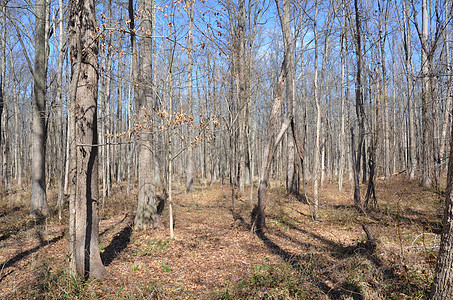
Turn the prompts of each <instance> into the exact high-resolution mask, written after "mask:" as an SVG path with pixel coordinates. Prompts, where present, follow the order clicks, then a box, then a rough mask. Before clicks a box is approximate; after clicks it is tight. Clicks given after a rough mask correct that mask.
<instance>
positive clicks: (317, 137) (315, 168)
mask: <svg viewBox="0 0 453 300" xmlns="http://www.w3.org/2000/svg"><path fill="white" fill-rule="evenodd" d="M317 18H318V1H316V8H315V18H314V24H313V28H314V32H313V34H314V39H315V57H314V61H315V66H314V68H315V76H314V82H313V85H314V94H315V95H314V96H315V106H316V135H315V150H314V158H313V175H314V178H313V181H314V182H313V202H314V212H313V218H315V219H316V218H317V217H318V206H319V199H318V189H319V172H320V168H321V166H320V143H321V105H320V103H319V93H318V92H319V91H318V30H317V23H316V22H317Z"/></svg>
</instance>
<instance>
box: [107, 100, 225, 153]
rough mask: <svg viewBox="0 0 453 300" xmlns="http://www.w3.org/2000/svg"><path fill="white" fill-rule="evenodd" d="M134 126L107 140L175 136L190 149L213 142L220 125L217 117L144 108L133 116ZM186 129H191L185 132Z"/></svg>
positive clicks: (112, 135) (182, 111) (109, 135)
mask: <svg viewBox="0 0 453 300" xmlns="http://www.w3.org/2000/svg"><path fill="white" fill-rule="evenodd" d="M133 118H134V119H133V125H132V127H131V128H129V129H127V130H126V131H123V132H119V133H116V134H106V135H105V137H106V138H107V139H119V140H124V139H126V138H127V139H129V140H131V139H132V137H133V136H137V137H140V135H143V134H165V133H167V134H174V135H176V136H177V137H178V138H179V139H180V140H181V141H182V142H184V143H187V144H189V145H190V147H195V146H197V144H198V143H200V142H203V141H207V142H209V141H211V140H213V139H214V138H215V135H214V130H213V129H214V128H216V127H218V126H219V125H220V122H219V120H218V119H217V118H216V116H215V115H210V116H200V117H197V118H195V117H194V116H192V115H189V114H187V113H185V112H184V110H183V109H180V110H179V111H175V112H172V111H167V110H165V109H157V108H155V107H154V108H152V110H149V109H147V108H146V107H142V108H141V111H140V112H139V113H135V114H133ZM184 128H187V129H190V130H187V131H186V132H190V134H189V133H182V132H185V131H184V130H182V129H184Z"/></svg>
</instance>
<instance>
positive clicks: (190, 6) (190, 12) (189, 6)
mask: <svg viewBox="0 0 453 300" xmlns="http://www.w3.org/2000/svg"><path fill="white" fill-rule="evenodd" d="M185 10H186V12H187V16H188V18H189V32H188V39H187V102H188V104H189V107H190V108H189V114H192V112H193V97H192V86H193V81H192V72H193V17H194V12H195V0H186V6H185ZM188 130H189V131H190V127H189V129H188ZM193 160H194V157H193V149H192V147H190V146H189V148H188V149H187V171H186V172H187V176H186V177H187V180H186V188H187V190H188V191H191V190H193V163H194V162H193Z"/></svg>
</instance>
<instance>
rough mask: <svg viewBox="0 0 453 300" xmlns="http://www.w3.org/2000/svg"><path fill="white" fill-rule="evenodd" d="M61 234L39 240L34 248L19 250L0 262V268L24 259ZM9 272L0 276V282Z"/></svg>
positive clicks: (55, 239) (59, 238)
mask: <svg viewBox="0 0 453 300" xmlns="http://www.w3.org/2000/svg"><path fill="white" fill-rule="evenodd" d="M63 236H64V235H59V236H56V237H54V238H53V239H51V240H49V241H45V240H41V241H40V243H39V245H38V246H36V247H34V248H31V249H29V250H26V251H23V252H20V253H18V254H16V256H14V257H13V258H11V259H8V260H6V261H5V262H3V263H1V264H0V270H4V269H6V268H8V267H11V266H13V265H14V264H16V263H17V262H19V261H20V260H22V259H24V258H25V257H27V256H29V255H30V254H32V253H35V252H36V251H38V250H39V249H41V248H42V247H44V246H47V245H51V244H54V243H56V242H58V241H59V240H61V239H62V238H63ZM10 273H11V272H9V273H7V274H5V275H4V276H2V277H0V282H2V280H3V279H4V278H6V276H7V275H8V274H10Z"/></svg>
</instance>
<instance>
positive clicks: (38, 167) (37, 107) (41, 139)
mask: <svg viewBox="0 0 453 300" xmlns="http://www.w3.org/2000/svg"><path fill="white" fill-rule="evenodd" d="M46 12H47V1H46V0H39V1H37V2H36V10H35V15H36V18H35V27H36V28H35V65H34V70H33V78H34V87H33V99H34V101H33V143H32V153H33V159H32V195H31V205H30V215H31V216H33V217H40V216H47V215H49V213H50V210H49V207H48V205H47V199H46V167H45V166H46V136H47V133H46V84H47V83H46V65H47V63H46V61H47V58H46V40H45V36H46V33H45V30H46Z"/></svg>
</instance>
